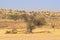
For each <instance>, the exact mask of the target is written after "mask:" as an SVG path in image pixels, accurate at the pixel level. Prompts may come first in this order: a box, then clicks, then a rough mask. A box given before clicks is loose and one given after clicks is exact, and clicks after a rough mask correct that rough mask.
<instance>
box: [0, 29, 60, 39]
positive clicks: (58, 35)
mask: <svg viewBox="0 0 60 40" xmlns="http://www.w3.org/2000/svg"><path fill="white" fill-rule="evenodd" d="M39 31H42V32H40V33H38V32H39ZM44 31H45V32H44ZM47 31H50V32H49V33H48V32H47ZM33 32H34V33H32V34H23V33H21V34H4V32H3V31H2V29H1V30H0V40H60V29H55V30H54V29H35V30H33Z"/></svg>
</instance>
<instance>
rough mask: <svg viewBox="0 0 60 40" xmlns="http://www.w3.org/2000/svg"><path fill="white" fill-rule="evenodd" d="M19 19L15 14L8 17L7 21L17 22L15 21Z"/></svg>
mask: <svg viewBox="0 0 60 40" xmlns="http://www.w3.org/2000/svg"><path fill="white" fill-rule="evenodd" d="M19 18H20V16H19V15H17V14H11V15H8V19H13V20H17V19H19Z"/></svg>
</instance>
